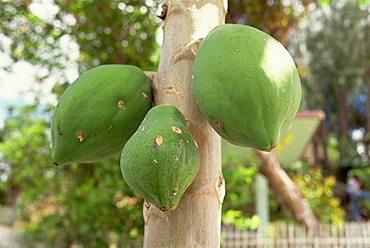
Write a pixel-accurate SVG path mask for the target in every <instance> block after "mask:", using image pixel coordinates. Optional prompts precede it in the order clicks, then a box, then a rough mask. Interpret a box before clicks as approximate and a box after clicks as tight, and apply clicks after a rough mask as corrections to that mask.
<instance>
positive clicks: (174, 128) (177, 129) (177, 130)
mask: <svg viewBox="0 0 370 248" xmlns="http://www.w3.org/2000/svg"><path fill="white" fill-rule="evenodd" d="M172 130H173V131H175V132H176V133H182V131H181V129H180V128H178V127H172Z"/></svg>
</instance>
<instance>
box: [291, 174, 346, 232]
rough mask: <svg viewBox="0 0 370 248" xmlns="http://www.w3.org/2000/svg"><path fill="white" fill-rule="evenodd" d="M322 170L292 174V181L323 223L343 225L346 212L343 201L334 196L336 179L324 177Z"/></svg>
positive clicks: (331, 176)
mask: <svg viewBox="0 0 370 248" xmlns="http://www.w3.org/2000/svg"><path fill="white" fill-rule="evenodd" d="M323 174H324V172H323V170H322V169H321V168H310V169H309V170H308V171H306V172H304V173H302V172H301V173H295V174H292V176H291V177H292V180H293V181H294V182H295V183H296V184H297V186H298V187H299V188H300V190H301V192H302V195H303V196H304V198H305V199H306V200H307V202H308V205H309V206H310V208H311V209H312V211H313V212H314V213H315V214H316V215H317V216H318V218H319V219H320V220H321V221H322V222H323V223H333V224H336V225H341V224H343V223H344V220H345V215H346V212H345V211H344V209H343V208H342V206H341V200H340V199H339V198H337V197H335V196H334V187H335V184H336V178H335V176H334V175H329V176H326V177H325V176H323Z"/></svg>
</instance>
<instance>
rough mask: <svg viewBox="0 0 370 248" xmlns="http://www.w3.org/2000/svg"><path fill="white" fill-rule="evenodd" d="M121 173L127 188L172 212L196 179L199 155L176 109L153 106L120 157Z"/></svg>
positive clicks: (169, 106)
mask: <svg viewBox="0 0 370 248" xmlns="http://www.w3.org/2000/svg"><path fill="white" fill-rule="evenodd" d="M120 163H121V171H122V175H123V178H124V179H125V181H126V182H127V183H128V185H129V186H130V187H131V188H132V189H133V190H134V191H135V192H136V193H137V194H139V195H140V196H141V197H143V198H144V199H145V200H147V201H148V202H150V203H151V204H153V205H154V206H155V207H157V208H158V209H160V210H162V211H168V210H173V209H175V208H176V206H177V205H178V203H179V201H180V198H181V196H182V195H183V193H184V192H185V190H186V189H187V187H188V186H189V185H190V184H191V183H192V181H193V180H194V178H195V176H196V173H197V171H198V168H199V152H198V147H197V145H196V143H195V141H194V139H193V136H192V135H191V133H190V132H189V130H188V129H187V128H186V123H185V119H184V116H183V115H182V114H181V112H180V111H179V110H178V109H177V108H176V107H174V106H171V105H159V106H156V107H153V108H152V109H151V110H150V111H149V112H148V114H147V115H146V116H145V118H144V120H143V122H142V123H141V125H140V126H139V128H138V130H137V131H136V132H135V134H134V135H133V136H132V137H131V138H130V139H129V141H128V142H127V143H126V145H125V147H124V148H123V150H122V154H121V162H120Z"/></svg>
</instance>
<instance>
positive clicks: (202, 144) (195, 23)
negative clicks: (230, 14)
mask: <svg viewBox="0 0 370 248" xmlns="http://www.w3.org/2000/svg"><path fill="white" fill-rule="evenodd" d="M162 8H163V13H162V15H161V18H162V19H163V22H162V27H163V33H164V38H163V45H162V54H161V59H160V63H159V68H158V72H157V74H156V75H155V76H154V79H153V94H154V103H155V105H161V104H170V105H174V106H176V107H178V108H179V110H180V111H181V112H182V114H183V115H184V116H185V119H186V121H187V126H188V128H189V130H190V132H191V133H192V134H193V136H194V138H195V140H196V142H197V144H198V147H199V151H200V158H201V165H200V169H199V171H198V174H197V177H196V179H195V180H194V182H193V183H192V184H191V185H190V187H189V188H188V189H187V190H186V192H185V194H184V195H183V197H182V199H181V201H180V203H179V205H178V207H177V208H176V209H175V210H173V211H169V212H162V211H160V210H158V209H156V208H155V207H154V206H152V205H151V204H150V203H148V202H145V204H144V209H143V215H144V223H145V231H144V247H148V248H149V247H150V248H152V247H171V248H173V247H219V246H220V232H221V206H222V201H223V198H224V194H225V185H224V180H223V176H222V171H221V140H220V137H219V136H218V135H217V134H216V132H215V131H214V130H213V129H212V128H211V126H210V125H209V124H208V123H207V121H206V119H205V118H204V117H203V115H202V113H201V112H200V110H199V108H198V105H197V103H196V101H195V98H194V95H193V92H192V87H191V82H192V68H193V62H194V58H195V53H196V51H197V50H198V48H199V45H200V43H201V41H202V39H203V38H204V37H205V36H206V35H207V33H208V32H209V31H210V30H211V29H213V28H214V27H215V26H217V25H219V24H223V23H224V20H225V15H226V10H227V1H223V0H209V1H206V0H198V1H189V0H188V1H186V0H183V1H176V0H174V1H165V2H164V4H163V6H162Z"/></svg>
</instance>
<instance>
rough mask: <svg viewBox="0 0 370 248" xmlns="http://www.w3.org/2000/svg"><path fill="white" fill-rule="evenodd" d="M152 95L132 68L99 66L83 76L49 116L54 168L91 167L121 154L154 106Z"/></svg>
mask: <svg viewBox="0 0 370 248" xmlns="http://www.w3.org/2000/svg"><path fill="white" fill-rule="evenodd" d="M151 92H152V91H151V83H150V81H149V79H148V78H147V77H146V75H145V73H144V72H143V71H142V70H141V69H139V68H138V67H136V66H130V65H102V66H98V67H96V68H94V69H91V70H89V71H87V72H85V73H84V74H82V75H81V76H80V77H78V78H77V79H76V81H74V82H73V83H72V84H71V85H70V86H69V87H68V88H67V90H66V91H65V92H64V93H63V95H62V96H61V98H60V100H59V102H58V104H57V106H56V109H55V112H54V114H53V118H52V123H51V138H52V156H53V158H54V161H55V162H54V163H55V164H57V165H64V164H69V163H90V162H96V161H100V160H103V159H107V158H109V157H111V156H113V155H115V154H118V153H120V152H121V151H122V148H123V146H124V144H125V143H126V141H127V140H128V139H129V138H130V137H131V135H132V134H133V133H134V132H135V131H136V129H137V127H138V126H139V125H140V122H141V121H142V120H143V118H144V116H145V114H146V113H147V112H148V111H149V109H150V108H151V107H152V93H151Z"/></svg>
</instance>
